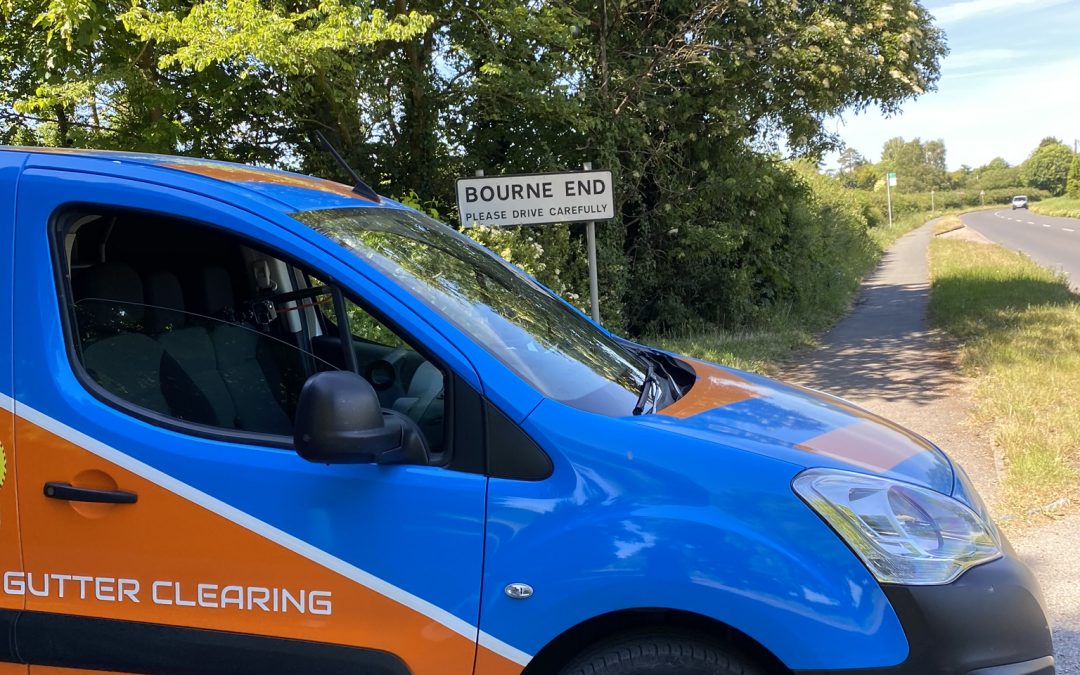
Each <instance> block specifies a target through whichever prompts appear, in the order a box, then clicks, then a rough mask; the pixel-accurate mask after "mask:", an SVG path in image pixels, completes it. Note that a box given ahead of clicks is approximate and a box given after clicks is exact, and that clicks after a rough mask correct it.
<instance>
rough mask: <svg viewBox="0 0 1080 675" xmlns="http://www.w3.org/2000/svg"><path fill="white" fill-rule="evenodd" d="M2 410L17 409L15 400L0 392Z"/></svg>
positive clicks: (10, 410)
mask: <svg viewBox="0 0 1080 675" xmlns="http://www.w3.org/2000/svg"><path fill="white" fill-rule="evenodd" d="M0 410H6V411H7V412H13V411H14V410H15V401H14V400H12V398H11V397H10V396H8V395H7V394H0Z"/></svg>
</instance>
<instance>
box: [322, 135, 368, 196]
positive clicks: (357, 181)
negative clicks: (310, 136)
mask: <svg viewBox="0 0 1080 675" xmlns="http://www.w3.org/2000/svg"><path fill="white" fill-rule="evenodd" d="M315 137H316V138H318V139H319V143H322V146H323V147H324V148H326V151H327V152H329V153H330V156H331V157H333V158H334V161H336V162H337V163H338V166H340V167H341V168H342V169H345V173H347V174H349V178H351V179H352V181H353V189H352V191H353V192H355V193H356V194H358V195H360V196H361V197H366V198H368V199H370V200H371V201H373V202H375V203H376V204H382V197H380V196H379V193H377V192H375V191H374V190H372V189H371V186H370V185H368V184H367V183H365V182H364V181H363V180H362V179H361V178H360V176H359V175H358V174H357V173H356V172H355V171H353V168H352V167H351V166H349V163H348V162H346V161H345V158H344V157H342V156H341V153H340V152H338V151H337V148H335V147H334V144H333V143H331V142H330V139H328V138H327V137H326V136H325V135H324V134H323V132H321V131H319V130H318V129H316V130H315Z"/></svg>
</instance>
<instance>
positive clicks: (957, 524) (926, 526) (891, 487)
mask: <svg viewBox="0 0 1080 675" xmlns="http://www.w3.org/2000/svg"><path fill="white" fill-rule="evenodd" d="M792 487H793V488H794V489H795V492H796V493H797V494H798V495H799V496H800V497H802V498H803V500H804V501H806V503H807V504H809V505H810V508H812V509H814V511H816V512H817V513H818V515H820V516H821V517H822V518H824V519H825V522H827V523H828V524H829V525H831V526H832V528H833V529H834V530H836V532H837V533H838V534H839V535H840V536H841V537H842V538H843V539H844V541H846V542H847V544H848V546H850V547H851V548H852V549H853V550H854V551H855V553H857V554H858V555H859V557H860V558H862V560H863V562H864V563H866V566H867V568H869V569H870V571H871V572H872V573H873V574H874V576H875V577H877V580H878V581H880V582H882V583H889V584H910V585H932V584H947V583H949V582H951V581H953V580H954V579H956V578H957V577H958V576H960V575H961V574H963V573H964V571H965V570H967V569H968V568H970V567H974V566H975V565H978V564H980V563H984V562H988V561H990V560H994V559H995V558H998V557H1000V556H1001V544H1000V542H999V540H998V536H997V531H996V530H995V529H994V527H993V526H992V525H990V524H989V523H987V522H986V521H984V520H983V519H982V518H980V517H979V515H978V514H976V513H975V512H974V511H972V510H971V509H969V508H968V507H967V506H965V505H964V504H962V503H960V502H959V501H957V500H955V499H953V498H952V497H948V496H946V495H943V494H941V493H938V492H934V491H933V490H927V489H926V488H921V487H918V486H916V485H911V484H909V483H903V482H900V481H895V480H889V479H888V478H880V477H878V476H869V475H866V474H861V473H854V472H850V471H839V470H832V469H809V470H807V471H804V472H803V473H801V474H799V475H798V476H796V477H795V480H794V481H793V482H792Z"/></svg>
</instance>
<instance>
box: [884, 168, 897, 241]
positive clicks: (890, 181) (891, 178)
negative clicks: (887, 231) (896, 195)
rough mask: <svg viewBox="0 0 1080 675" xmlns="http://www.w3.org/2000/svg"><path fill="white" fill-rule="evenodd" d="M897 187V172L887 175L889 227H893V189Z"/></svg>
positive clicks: (886, 196) (886, 195) (886, 192)
mask: <svg viewBox="0 0 1080 675" xmlns="http://www.w3.org/2000/svg"><path fill="white" fill-rule="evenodd" d="M895 185H896V172H895V171H890V172H889V173H887V174H886V175H885V200H886V201H887V202H888V203H889V227H892V189H893V187H894V186H895Z"/></svg>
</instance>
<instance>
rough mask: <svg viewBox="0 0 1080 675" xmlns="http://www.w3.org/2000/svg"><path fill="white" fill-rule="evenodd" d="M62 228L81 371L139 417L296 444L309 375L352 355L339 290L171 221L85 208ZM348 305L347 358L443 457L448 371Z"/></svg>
mask: <svg viewBox="0 0 1080 675" xmlns="http://www.w3.org/2000/svg"><path fill="white" fill-rule="evenodd" d="M60 227H61V231H59V232H58V234H59V235H60V236H58V237H57V238H56V241H57V246H60V247H63V251H61V253H62V255H60V256H58V258H59V259H60V260H61V264H62V265H63V266H64V269H62V270H61V273H62V276H63V277H64V278H65V279H66V280H67V282H68V288H67V293H66V294H65V295H66V298H67V302H68V305H69V306H68V316H69V333H70V334H69V340H70V341H71V343H72V345H71V346H72V351H73V353H74V356H75V358H76V359H77V361H78V363H79V365H80V366H81V368H82V372H83V374H84V381H85V380H87V379H88V380H89V381H90V383H92V385H96V387H97V388H98V390H99V392H100V391H103V392H105V393H106V394H107V395H106V396H105V398H106V399H107V400H111V401H112V402H113V403H114V404H117V405H120V406H121V407H124V408H127V409H128V410H129V411H130V412H132V413H135V414H138V415H141V416H143V417H145V418H148V419H149V420H150V421H152V422H156V423H163V424H166V425H167V426H171V425H176V426H179V427H180V430H181V431H184V430H188V431H191V432H193V433H210V434H211V435H214V434H215V433H221V434H225V435H226V436H227V437H228V438H230V439H235V440H240V441H243V442H254V443H259V442H267V443H270V444H272V445H287V444H288V442H289V437H291V435H292V426H293V418H294V415H295V411H296V407H297V403H298V400H299V395H300V390H301V388H302V387H303V385H304V382H305V381H306V380H307V378H308V377H310V376H311V375H313V374H314V373H316V372H320V371H324V370H334V369H343V368H346V367H348V366H349V365H350V363H349V362H350V360H349V359H346V358H345V354H346V352H345V347H344V345H343V344H342V333H341V331H340V329H339V327H338V325H337V317H336V316H335V315H334V311H333V307H334V300H335V297H340V298H343V296H341V295H340V291H338V290H337V289H336V288H334V287H332V286H330V285H328V284H324V283H322V282H320V281H319V280H318V277H317V276H315V275H313V274H312V273H311V272H310V271H308V270H303V269H300V268H299V267H297V266H296V265H294V264H292V263H291V262H288V261H285V260H282V259H280V258H277V257H274V256H272V255H269V254H267V253H265V252H263V251H261V250H258V249H256V248H252V247H251V246H249V245H248V244H247V242H245V241H243V240H241V239H240V238H238V237H234V236H231V235H229V234H227V233H224V232H221V231H218V230H215V229H213V228H210V227H207V226H203V225H198V224H192V223H187V222H184V221H180V220H176V219H171V218H167V217H161V216H154V215H149V214H143V213H134V212H115V213H113V212H109V213H87V212H83V211H80V212H78V213H72V214H68V215H67V216H65V217H63V218H61V220H60ZM346 307H347V310H346V313H347V314H348V315H349V316H348V328H349V330H350V331H351V332H352V334H353V339H352V346H353V350H354V352H355V354H356V358H355V359H352V360H351V361H352V362H353V363H355V364H356V366H357V369H358V371H359V373H360V374H361V375H363V376H364V377H366V378H368V380H369V381H370V382H371V384H372V386H373V387H374V388H375V389H376V391H377V392H378V393H379V397H380V400H381V402H382V404H383V407H384V408H386V409H387V410H391V411H397V413H398V414H403V415H405V416H408V417H410V418H411V419H412V420H413V421H414V422H415V423H416V424H417V425H418V426H419V427H420V428H421V430H422V431H424V432H425V435H426V438H427V440H428V444H429V446H430V449H431V451H432V453H433V454H438V453H441V452H442V451H443V445H444V444H443V416H444V412H445V411H444V407H445V400H444V396H443V381H444V378H443V374H442V372H441V371H440V370H439V368H437V367H436V366H434V365H433V364H431V363H430V362H429V361H428V360H426V359H425V358H424V357H422V356H420V355H419V353H418V352H417V351H416V350H414V349H412V348H410V347H409V346H408V345H407V343H406V342H405V341H404V340H403V339H401V338H400V337H399V336H398V335H397V334H396V333H395V332H394V331H392V330H391V329H390V328H388V327H387V326H385V325H384V324H383V323H381V322H379V321H378V320H376V319H375V318H374V317H373V316H371V315H370V314H368V313H367V312H366V311H364V310H363V309H362V308H361V307H360V306H359V305H358V304H356V303H352V302H350V303H348V304H347V305H346ZM91 388H92V389H93V388H94V386H91ZM388 414H393V413H388ZM272 437H277V438H278V439H279V440H272ZM282 437H284V438H282Z"/></svg>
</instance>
